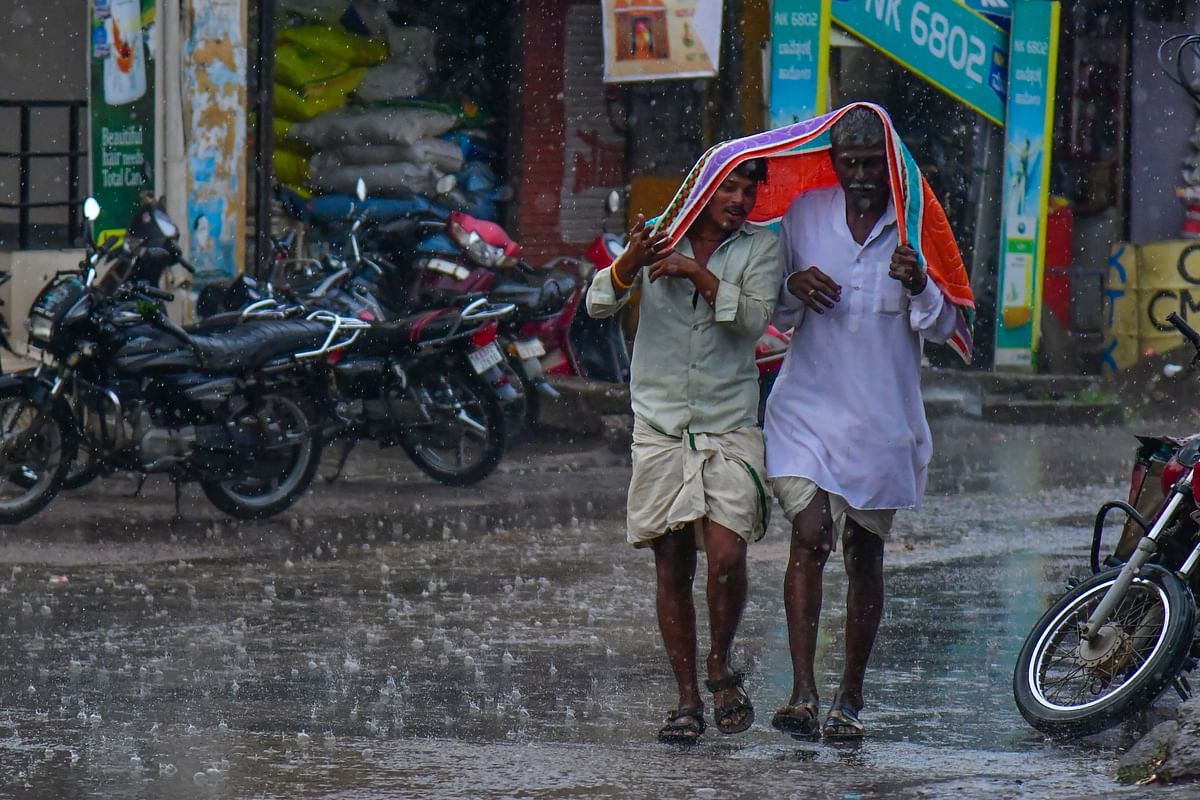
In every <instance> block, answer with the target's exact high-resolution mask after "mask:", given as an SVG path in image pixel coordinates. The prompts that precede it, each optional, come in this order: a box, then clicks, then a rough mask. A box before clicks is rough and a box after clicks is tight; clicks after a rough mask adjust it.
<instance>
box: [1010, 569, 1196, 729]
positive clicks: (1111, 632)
mask: <svg viewBox="0 0 1200 800" xmlns="http://www.w3.org/2000/svg"><path fill="white" fill-rule="evenodd" d="M1119 574H1120V570H1119V569H1115V570H1109V571H1107V572H1102V573H1100V574H1099V575H1096V576H1094V577H1092V578H1090V579H1088V580H1086V581H1084V582H1083V583H1081V584H1079V585H1078V586H1076V587H1075V588H1074V589H1072V590H1071V591H1069V592H1067V593H1066V594H1065V595H1063V596H1062V597H1061V598H1059V600H1058V602H1056V603H1055V604H1054V605H1053V606H1051V607H1050V610H1049V611H1047V612H1046V613H1045V614H1043V615H1042V618H1041V619H1040V620H1038V622H1037V624H1036V625H1034V626H1033V630H1032V631H1030V632H1029V636H1028V637H1026V639H1025V644H1024V646H1023V647H1022V648H1021V653H1020V655H1019V656H1017V666H1016V669H1015V671H1014V673H1013V695H1014V697H1015V699H1016V702H1017V708H1018V709H1020V711H1021V716H1023V717H1024V718H1025V720H1026V721H1027V722H1028V723H1029V724H1030V725H1032V726H1033V727H1035V728H1037V729H1038V730H1039V731H1042V732H1043V733H1047V734H1050V735H1052V736H1062V737H1076V736H1087V735H1089V734H1093V733H1098V732H1100V731H1102V730H1104V729H1105V728H1109V727H1111V726H1113V725H1115V724H1116V723H1118V722H1120V721H1121V720H1122V719H1124V718H1126V717H1128V716H1129V715H1130V714H1133V713H1134V712H1136V711H1139V710H1141V709H1143V708H1146V707H1148V706H1150V705H1151V704H1153V703H1154V701H1155V700H1156V699H1157V698H1158V696H1159V695H1160V694H1161V693H1162V691H1163V690H1164V689H1165V688H1166V687H1167V686H1168V685H1169V684H1170V683H1171V680H1172V679H1173V678H1174V677H1175V675H1176V674H1177V673H1178V672H1179V670H1180V668H1181V667H1182V666H1183V663H1184V660H1185V658H1186V657H1187V654H1188V650H1189V648H1190V647H1191V644H1192V635H1193V632H1194V630H1195V627H1196V606H1195V603H1194V601H1193V600H1192V595H1191V592H1190V591H1188V589H1187V587H1186V586H1185V585H1184V584H1183V582H1182V581H1180V580H1179V578H1177V577H1176V576H1175V575H1174V574H1172V573H1170V572H1168V571H1166V570H1164V569H1162V568H1161V567H1156V566H1147V567H1143V568H1142V572H1141V574H1140V575H1139V576H1138V577H1137V578H1135V579H1134V580H1133V583H1131V584H1130V586H1129V590H1128V591H1127V592H1126V594H1125V597H1123V598H1122V599H1121V602H1120V603H1119V604H1118V606H1117V608H1116V610H1115V611H1114V612H1113V615H1112V616H1111V617H1110V618H1109V621H1108V623H1107V624H1106V625H1105V627H1104V628H1103V629H1102V630H1103V632H1106V633H1107V637H1106V638H1107V639H1108V640H1109V642H1110V643H1109V644H1108V645H1107V647H1105V648H1103V649H1101V651H1100V652H1097V653H1095V654H1090V655H1085V654H1082V653H1081V652H1080V646H1081V644H1082V642H1081V637H1080V628H1081V627H1082V626H1083V625H1084V624H1085V623H1086V622H1087V619H1088V617H1089V616H1091V614H1092V612H1093V611H1094V610H1095V609H1096V607H1097V606H1098V605H1099V604H1100V600H1101V598H1103V597H1104V594H1105V592H1107V591H1108V589H1109V587H1111V586H1112V585H1113V583H1114V582H1116V580H1117V576H1118V575H1119Z"/></svg>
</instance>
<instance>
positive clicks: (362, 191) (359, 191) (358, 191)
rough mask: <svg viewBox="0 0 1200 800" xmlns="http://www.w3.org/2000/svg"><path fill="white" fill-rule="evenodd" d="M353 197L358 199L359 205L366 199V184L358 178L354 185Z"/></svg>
mask: <svg viewBox="0 0 1200 800" xmlns="http://www.w3.org/2000/svg"><path fill="white" fill-rule="evenodd" d="M354 196H355V197H357V198H358V200H359V202H360V203H361V202H362V201H364V200H366V199H367V182H366V181H364V180H363V179H362V178H359V179H358V181H357V182H356V183H355V184H354Z"/></svg>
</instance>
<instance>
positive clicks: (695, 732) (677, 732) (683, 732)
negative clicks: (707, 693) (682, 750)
mask: <svg viewBox="0 0 1200 800" xmlns="http://www.w3.org/2000/svg"><path fill="white" fill-rule="evenodd" d="M704 729H705V724H704V706H695V707H694V708H679V709H673V710H672V711H671V713H670V714H668V715H667V724H666V725H663V726H662V728H660V729H659V731H658V740H659V741H660V742H662V743H663V744H695V743H696V742H697V741H699V739H700V737H701V736H702V735H704Z"/></svg>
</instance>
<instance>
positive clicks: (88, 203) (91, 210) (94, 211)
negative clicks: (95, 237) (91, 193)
mask: <svg viewBox="0 0 1200 800" xmlns="http://www.w3.org/2000/svg"><path fill="white" fill-rule="evenodd" d="M83 218H84V219H86V220H87V221H88V222H95V221H96V220H98V219H100V203H99V202H97V200H96V198H94V197H89V198H88V199H86V200H84V201H83Z"/></svg>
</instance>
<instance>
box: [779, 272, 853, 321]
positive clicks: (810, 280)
mask: <svg viewBox="0 0 1200 800" xmlns="http://www.w3.org/2000/svg"><path fill="white" fill-rule="evenodd" d="M787 290H788V291H789V292H791V293H792V294H793V295H795V296H796V297H798V298H800V300H802V301H803V302H804V305H806V306H808V307H809V308H810V309H812V310H813V311H815V312H817V313H818V314H824V313H825V310H826V309H829V308H833V306H834V304H835V303H837V302H838V301H839V300H841V299H842V287H841V286H840V285H838V282H837V281H835V280H834V279H833V278H831V277H829V276H828V275H826V274H825V273H824V272H822V271H821V270H819V269H817V268H816V267H809V268H808V269H806V270H802V271H800V272H793V273H792V274H791V275H789V276H788V279H787Z"/></svg>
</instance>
